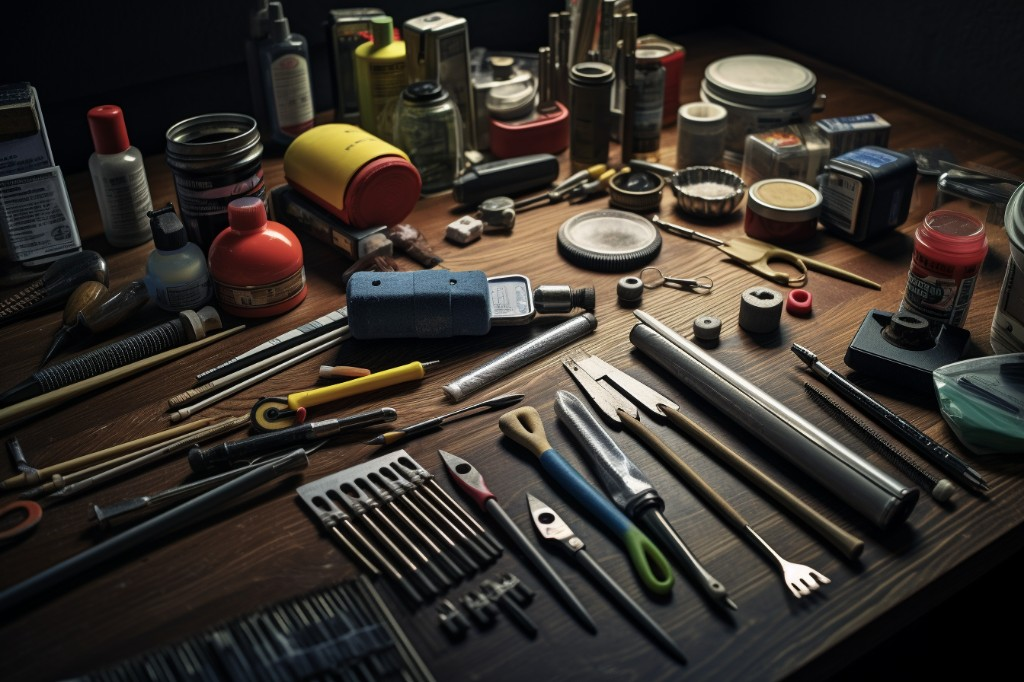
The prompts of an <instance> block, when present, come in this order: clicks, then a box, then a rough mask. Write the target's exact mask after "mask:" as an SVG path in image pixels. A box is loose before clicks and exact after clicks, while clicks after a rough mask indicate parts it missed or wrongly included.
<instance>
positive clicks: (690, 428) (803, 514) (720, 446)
mask: <svg viewBox="0 0 1024 682" xmlns="http://www.w3.org/2000/svg"><path fill="white" fill-rule="evenodd" d="M663 412H664V414H665V416H666V417H667V418H668V420H669V421H670V422H672V425H673V426H675V427H676V428H678V429H679V430H680V431H681V432H682V433H684V434H686V435H687V436H689V437H691V438H693V439H694V440H695V441H697V443H698V444H700V446H701V447H703V448H705V449H706V450H708V451H710V452H712V453H713V454H714V455H715V456H717V457H718V458H719V459H720V460H721V461H723V462H725V464H726V465H728V466H729V467H731V468H732V469H733V470H734V471H736V472H738V473H739V474H740V475H742V476H743V477H745V478H746V479H747V480H748V481H749V482H751V483H752V484H753V485H755V486H756V487H757V488H758V489H760V490H761V492H763V493H765V494H767V495H768V496H769V497H771V498H772V499H773V500H775V502H777V503H778V504H779V505H781V506H782V507H783V508H784V509H786V510H787V511H789V512H790V513H791V514H792V515H793V516H795V517H797V518H798V519H800V520H801V521H803V522H804V523H806V524H807V525H808V526H810V527H811V528H813V529H814V530H815V531H817V532H818V534H820V535H821V536H822V537H823V538H825V539H826V540H828V541H829V542H830V543H831V544H832V546H833V547H835V548H836V549H838V550H839V551H841V552H842V553H843V555H844V556H846V557H847V558H849V559H856V558H857V557H859V556H860V555H861V553H862V552H863V551H864V541H863V540H861V539H860V538H857V537H856V536H854V535H851V534H850V533H848V532H846V531H845V530H843V529H842V528H840V527H839V526H837V525H836V524H834V523H832V522H831V521H829V520H828V519H827V518H825V517H824V516H822V515H821V514H819V513H818V512H817V511H815V510H814V509H812V508H811V507H810V506H808V505H807V504H805V503H804V501H803V500H801V499H800V498H799V497H797V496H796V495H794V494H793V493H791V492H789V491H788V490H786V489H785V488H783V487H782V486H781V485H779V484H778V483H776V482H775V481H774V480H773V479H771V478H769V477H768V476H767V475H765V474H764V473H762V472H761V471H760V470H759V469H757V468H756V467H754V466H753V465H752V464H750V463H749V462H747V461H746V460H745V459H743V458H742V457H740V456H739V455H738V454H737V453H736V452H734V451H733V450H732V449H730V448H729V447H727V446H726V445H725V444H724V443H722V442H721V441H720V440H718V439H717V438H715V437H714V436H712V435H711V434H710V433H708V432H707V431H705V430H704V429H703V428H702V427H701V426H700V425H699V424H697V423H696V422H694V421H693V420H691V419H689V418H688V417H687V416H686V415H684V414H682V413H681V412H679V411H677V410H669V409H666V410H663Z"/></svg>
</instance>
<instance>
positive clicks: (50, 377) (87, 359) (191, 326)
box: [0, 306, 221, 406]
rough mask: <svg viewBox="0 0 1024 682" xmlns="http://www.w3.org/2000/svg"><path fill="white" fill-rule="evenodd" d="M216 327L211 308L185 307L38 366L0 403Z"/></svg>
mask: <svg viewBox="0 0 1024 682" xmlns="http://www.w3.org/2000/svg"><path fill="white" fill-rule="evenodd" d="M220 328H221V320H220V313H218V312H217V310H216V309H215V308H213V307H211V306H207V307H205V308H201V309H199V310H197V311H195V310H185V311H183V312H181V313H180V314H179V315H178V318H177V319H175V320H171V321H170V322H165V323H163V324H159V325H156V326H154V327H150V328H149V329H146V330H144V331H141V332H139V333H137V334H133V335H131V336H128V337H126V338H123V339H121V340H119V341H114V342H112V343H108V344H105V345H102V346H97V347H96V348H93V349H92V350H90V351H87V352H85V353H82V354H81V355H77V356H75V357H73V358H70V359H68V360H65V361H64V362H60V363H57V364H55V365H52V366H50V367H46V368H44V369H40V370H38V371H37V372H35V373H34V374H33V375H32V376H31V377H29V378H28V379H26V380H24V381H22V382H21V383H20V384H18V385H17V386H15V387H14V388H11V389H9V390H7V391H6V392H4V393H3V395H0V405H4V406H6V405H13V404H15V403H19V402H22V401H24V400H28V399H29V398H35V397H36V396H39V395H42V394H44V393H50V392H52V391H56V390H57V389H60V388H64V387H65V386H68V385H71V384H74V383H75V382H79V381H85V380H88V379H91V378H92V377H94V376H97V375H99V374H102V373H103V372H108V371H111V370H115V369H117V368H119V367H123V366H125V365H128V364H131V363H132V362H136V361H139V360H143V359H145V358H148V357H152V356H154V355H158V354H160V353H162V352H164V351H168V350H171V349H172V348H176V347H179V346H183V345H185V344H186V343H189V342H192V341H198V340H200V339H203V338H205V337H206V335H207V333H208V332H211V331H216V330H219V329H220Z"/></svg>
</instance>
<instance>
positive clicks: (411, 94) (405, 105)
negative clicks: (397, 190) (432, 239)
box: [394, 81, 463, 194]
mask: <svg viewBox="0 0 1024 682" xmlns="http://www.w3.org/2000/svg"><path fill="white" fill-rule="evenodd" d="M394 141H395V146H396V147H398V148H399V149H401V150H402V151H404V152H405V153H406V154H408V155H409V160H410V161H411V162H412V164H413V165H414V166H416V170H418V171H419V173H420V178H421V180H422V181H423V188H422V190H421V191H422V193H423V194H433V193H435V192H441V191H444V190H446V189H450V188H451V186H452V183H454V182H455V178H456V177H457V176H458V174H459V172H460V171H461V170H462V153H463V140H462V118H461V116H460V115H459V109H458V107H457V106H456V105H455V102H454V101H453V100H452V98H451V96H450V95H449V94H448V91H447V90H446V89H445V88H444V87H442V86H441V85H440V84H439V83H437V82H436V81H417V82H415V83H412V84H410V85H408V86H406V88H405V89H404V90H403V91H402V96H401V98H400V99H399V103H398V111H397V113H396V115H395V131H394Z"/></svg>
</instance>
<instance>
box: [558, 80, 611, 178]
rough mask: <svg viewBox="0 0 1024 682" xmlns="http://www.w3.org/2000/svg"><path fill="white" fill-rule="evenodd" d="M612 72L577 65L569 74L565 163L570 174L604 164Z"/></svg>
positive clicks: (607, 143)
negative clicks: (567, 139)
mask: <svg viewBox="0 0 1024 682" xmlns="http://www.w3.org/2000/svg"><path fill="white" fill-rule="evenodd" d="M614 81H615V70H614V69H613V68H612V67H611V66H610V65H608V64H603V63H601V62H580V63H579V64H576V65H575V66H573V67H572V69H571V70H570V72H569V112H570V117H569V159H570V160H571V162H572V170H574V171H577V170H581V169H583V168H589V167H590V166H593V165H595V164H599V163H607V162H608V146H609V138H610V135H611V94H612V83H613V82H614Z"/></svg>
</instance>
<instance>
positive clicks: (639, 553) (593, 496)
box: [498, 405, 675, 595]
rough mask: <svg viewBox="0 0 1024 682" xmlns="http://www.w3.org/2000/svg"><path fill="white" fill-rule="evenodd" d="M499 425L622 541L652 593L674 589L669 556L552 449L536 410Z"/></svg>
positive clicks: (514, 413) (508, 416)
mask: <svg viewBox="0 0 1024 682" xmlns="http://www.w3.org/2000/svg"><path fill="white" fill-rule="evenodd" d="M498 426H499V428H500V429H501V432H502V433H504V434H505V435H506V436H508V437H509V438H511V439H512V440H514V441H515V442H517V443H519V444H520V445H522V446H523V447H525V448H526V449H528V450H529V451H530V452H532V453H533V454H534V455H536V456H537V460H538V461H539V462H540V465H541V467H542V468H543V469H544V471H546V472H547V473H548V474H550V475H551V476H552V477H553V478H554V479H555V480H556V481H558V483H559V485H561V486H562V487H563V488H564V489H565V490H566V491H567V492H568V493H570V494H571V495H572V496H573V497H575V498H576V500H577V501H579V502H580V503H581V504H582V505H583V506H585V507H586V508H587V509H588V510H590V511H591V512H592V513H593V514H594V516H595V517H597V519H598V520H599V521H601V523H603V524H604V525H605V527H607V528H608V530H610V531H611V532H612V533H614V534H615V536H616V537H618V538H619V540H620V541H621V542H622V543H623V544H624V545H625V546H626V552H627V553H628V554H629V558H630V561H631V562H632V563H633V567H634V569H636V572H637V574H638V575H639V576H640V581H641V582H642V583H643V585H644V586H645V587H646V588H647V589H648V590H650V591H651V592H653V593H654V594H656V595H665V594H668V593H669V592H670V591H671V590H672V585H673V584H674V582H675V575H674V574H673V572H672V567H671V565H670V564H669V562H668V560H667V559H666V558H665V555H664V554H662V553H661V550H660V549H659V548H658V546H657V545H656V544H654V542H652V541H651V539H650V538H649V537H647V535H645V534H644V532H643V531H642V530H640V528H639V527H638V526H637V525H636V524H635V523H633V521H631V520H630V518H629V517H628V516H626V515H625V514H624V513H623V512H622V511H621V510H620V509H619V508H618V507H616V506H615V505H614V504H612V502H611V501H610V500H609V499H608V498H607V497H605V496H604V495H603V494H602V493H601V492H600V491H598V490H597V489H596V488H595V487H594V486H593V485H591V484H590V482H589V481H587V479H585V478H583V476H581V475H580V473H579V472H578V471H576V469H574V468H573V466H572V465H571V464H569V462H567V461H566V460H565V459H564V458H563V457H562V456H561V455H560V454H558V451H557V450H555V449H554V448H553V447H551V444H550V443H549V442H548V439H547V436H546V435H545V433H544V424H543V422H542V421H541V417H540V413H538V412H537V410H536V408H534V407H531V406H529V405H527V406H524V407H519V408H516V409H514V410H511V411H509V412H506V413H505V414H503V415H502V416H501V417H500V418H499V419H498Z"/></svg>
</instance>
